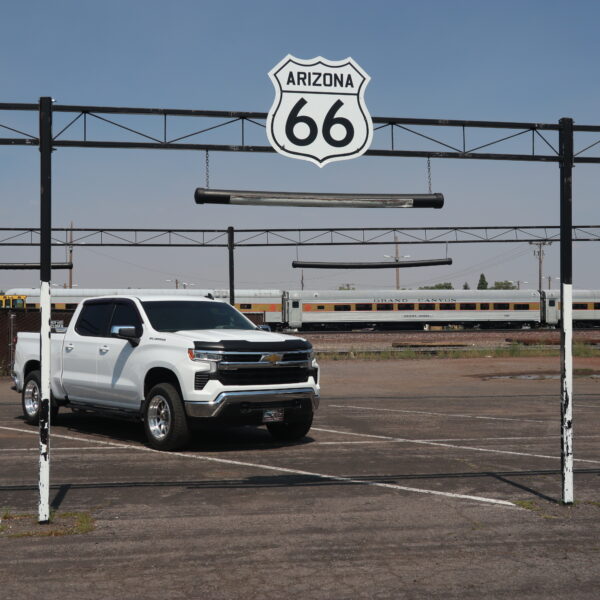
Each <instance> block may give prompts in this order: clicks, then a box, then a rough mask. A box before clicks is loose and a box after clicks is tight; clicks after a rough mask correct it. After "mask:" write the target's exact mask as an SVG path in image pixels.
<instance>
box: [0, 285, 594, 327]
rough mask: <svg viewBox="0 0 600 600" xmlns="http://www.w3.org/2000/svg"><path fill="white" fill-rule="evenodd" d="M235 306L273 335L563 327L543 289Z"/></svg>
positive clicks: (255, 298) (581, 321) (269, 298)
mask: <svg viewBox="0 0 600 600" xmlns="http://www.w3.org/2000/svg"><path fill="white" fill-rule="evenodd" d="M135 293H139V294H144V295H148V294H152V295H166V294H168V295H172V294H173V293H175V294H179V295H182V296H207V295H209V294H211V295H212V296H214V297H215V298H217V299H221V300H224V301H227V300H228V299H229V290H215V289H205V290H192V289H185V290H173V289H159V290H156V289H131V288H128V289H57V290H53V291H52V304H53V306H54V307H55V308H56V309H61V310H69V309H74V308H75V307H76V306H77V304H78V303H79V302H80V301H81V300H83V299H84V298H89V297H91V296H100V295H106V294H110V295H115V294H135ZM8 294H11V295H12V296H15V297H20V298H26V302H25V306H26V307H29V308H37V307H39V289H36V288H31V289H13V290H8ZM235 306H236V308H238V309H239V310H240V311H241V312H243V313H245V314H246V315H247V316H248V317H250V318H251V319H252V320H254V321H255V322H257V323H266V324H268V325H270V326H271V327H272V328H273V329H283V328H292V329H304V330H320V329H323V330H325V329H330V330H334V329H335V330H340V329H357V328H367V327H370V328H375V329H403V328H404V329H427V328H428V327H430V326H449V325H455V326H459V327H465V328H468V327H481V328H485V327H498V328H502V327H539V326H557V325H558V324H559V321H560V292H559V291H558V290H543V291H542V293H541V295H540V293H539V292H538V291H537V290H393V291H391V290H314V291H309V290H303V291H299V290H290V291H287V290H236V292H235ZM573 324H574V326H575V327H600V290H575V291H574V292H573Z"/></svg>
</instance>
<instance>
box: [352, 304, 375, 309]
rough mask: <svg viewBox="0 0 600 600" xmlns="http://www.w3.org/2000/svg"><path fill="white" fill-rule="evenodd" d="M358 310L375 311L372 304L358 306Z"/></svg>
mask: <svg viewBox="0 0 600 600" xmlns="http://www.w3.org/2000/svg"><path fill="white" fill-rule="evenodd" d="M356 310H373V305H372V304H357V305H356Z"/></svg>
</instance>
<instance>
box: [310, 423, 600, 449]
mask: <svg viewBox="0 0 600 600" xmlns="http://www.w3.org/2000/svg"><path fill="white" fill-rule="evenodd" d="M312 429H314V430H317V428H316V427H313V428H312ZM357 435H360V434H357ZM582 438H586V439H587V438H592V439H597V438H600V435H578V436H577V439H578V440H580V439H582ZM544 439H551V440H557V439H560V433H557V434H555V435H536V436H512V437H484V438H481V437H478V438H441V439H432V440H421V439H416V440H411V441H412V442H487V441H494V440H500V441H506V440H544ZM394 442H398V443H405V442H406V440H404V439H389V440H366V441H362V440H361V441H360V442H342V441H337V442H316V443H317V444H320V445H322V444H325V445H328V446H334V445H335V444H392V443H394Z"/></svg>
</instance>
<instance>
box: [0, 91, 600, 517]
mask: <svg viewBox="0 0 600 600" xmlns="http://www.w3.org/2000/svg"><path fill="white" fill-rule="evenodd" d="M0 111H30V112H33V113H37V114H38V115H39V129H38V131H39V134H38V135H37V136H36V135H33V134H31V133H26V132H24V131H22V129H18V128H17V127H16V126H13V127H11V126H10V125H6V124H4V123H0V129H3V130H6V131H9V132H11V133H13V134H17V135H18V136H19V137H13V138H0V145H11V146H39V149H40V181H41V194H40V214H41V223H40V263H41V268H40V280H41V284H40V287H41V288H42V290H43V291H44V293H45V294H46V293H47V294H48V306H47V310H46V312H44V309H42V332H41V334H42V335H41V357H42V367H41V375H42V376H41V379H42V382H41V383H42V385H41V387H42V394H41V410H40V465H42V461H43V460H44V456H45V457H46V458H47V456H48V451H49V446H48V445H47V443H48V441H49V440H48V432H49V431H48V430H47V429H46V424H47V423H48V421H47V417H48V413H49V388H50V364H49V363H50V361H49V348H50V340H49V291H48V290H49V282H50V272H51V249H52V242H51V234H52V229H51V227H52V225H51V155H52V150H53V148H61V147H62V148H68V147H75V148H86V147H87V148H140V149H143V148H147V149H160V150H163V149H164V150H205V151H207V152H208V151H226V152H275V150H274V149H273V148H272V147H270V146H265V145H247V144H246V137H245V136H246V125H247V124H252V125H256V126H258V127H263V128H264V127H265V125H264V123H262V122H261V121H265V120H266V117H267V115H266V113H263V112H231V111H202V110H177V109H153V108H126V107H108V106H73V105H58V104H56V105H54V104H53V102H52V99H51V98H50V97H42V98H40V101H39V104H18V103H0ZM62 113H67V114H68V113H70V114H71V115H72V116H71V117H70V120H68V122H67V123H66V124H65V125H64V126H63V127H62V129H61V130H60V131H59V132H58V133H57V134H56V135H54V134H53V128H52V117H53V114H62ZM103 115H146V116H151V117H158V118H159V119H162V135H161V136H160V137H158V136H157V135H149V134H148V133H144V132H142V131H139V130H136V129H134V128H133V127H130V126H128V125H125V124H123V123H119V122H117V121H114V120H113V119H112V118H110V119H109V118H108V117H106V116H103ZM178 117H193V118H205V119H212V120H213V121H214V120H221V122H219V123H214V122H211V123H210V124H209V125H207V126H204V127H201V128H200V129H197V130H196V129H194V130H193V131H190V132H189V133H186V134H184V135H177V136H176V137H171V136H170V135H169V118H170V119H174V118H178ZM91 120H94V121H97V122H102V123H104V124H107V125H110V126H111V127H116V128H118V129H119V130H120V131H121V132H126V133H127V134H130V135H132V136H134V138H133V139H132V140H130V141H129V140H128V141H124V140H108V141H107V140H102V139H98V138H94V139H92V137H93V136H91V135H88V121H91ZM373 122H374V125H375V129H376V130H378V131H380V130H384V129H387V130H389V134H390V135H389V138H388V140H389V147H388V148H383V147H372V148H371V149H370V150H368V151H367V152H366V154H367V156H382V157H383V156H388V157H426V158H463V159H483V160H508V161H529V162H553V163H557V164H558V166H559V167H560V178H559V182H560V216H561V222H560V265H561V273H560V275H561V327H562V331H561V348H562V350H561V434H562V435H561V463H562V483H563V495H562V498H563V502H564V503H565V504H571V503H572V502H573V449H572V322H571V320H572V314H571V298H572V285H573V275H572V246H573V236H572V231H573V230H572V169H573V166H574V165H575V164H577V163H580V164H583V163H591V164H596V163H600V155H598V154H596V155H591V154H590V152H591V150H592V149H594V148H595V149H596V152H597V151H598V150H600V147H599V146H600V139H598V140H596V141H593V142H592V143H589V140H588V142H586V143H584V144H582V145H581V147H579V148H578V147H576V145H575V140H574V138H575V134H576V133H577V134H583V133H593V134H600V125H574V123H573V119H571V118H562V119H560V120H559V122H558V123H524V122H503V121H462V120H445V119H409V118H402V117H401V118H396V117H375V118H374V119H373ZM236 123H237V124H239V125H240V127H239V132H238V134H237V135H239V136H240V142H241V143H238V144H231V143H230V144H209V143H189V142H184V140H189V139H191V138H193V137H196V136H199V135H203V134H207V133H208V132H210V131H215V130H217V129H222V130H224V131H226V132H229V130H227V129H226V128H227V127H228V126H229V125H233V124H236ZM417 127H419V128H426V129H427V130H429V129H431V128H433V129H435V128H439V127H447V128H454V129H455V130H458V135H457V137H458V139H459V142H458V143H457V142H456V141H454V142H453V143H448V142H447V141H443V140H441V139H437V138H434V137H433V136H431V135H428V134H427V133H425V132H423V131H419V130H417V129H415V128H417ZM472 129H475V130H479V129H483V130H493V129H499V130H512V133H508V134H507V135H504V133H503V134H502V135H501V136H500V137H499V138H497V139H491V140H487V141H486V142H485V143H481V142H482V140H478V141H477V142H476V143H475V145H474V146H473V145H471V143H470V142H471V137H470V135H469V134H470V131H471V130H472ZM67 132H68V133H69V135H70V134H76V133H77V132H79V135H73V137H71V139H66V136H65V134H67ZM399 132H402V133H403V134H408V135H410V136H411V137H413V136H414V137H413V139H414V138H416V139H419V140H423V141H424V142H428V143H430V144H432V145H433V147H432V148H427V149H396V145H397V137H396V136H397V135H398V134H399ZM81 133H82V134H83V135H81ZM90 133H91V132H90ZM550 134H552V135H556V134H558V143H557V142H556V140H554V139H553V140H552V141H549V140H548V139H547V136H549V135H550ZM461 138H462V141H461ZM262 139H264V136H263V138H262ZM378 139H379V136H378ZM467 139H469V143H467ZM509 140H510V141H512V142H515V141H517V142H523V140H525V141H526V143H527V144H528V145H529V144H530V150H528V151H527V152H523V151H521V152H503V153H489V152H482V150H484V149H488V148H490V147H491V146H497V145H498V144H502V143H504V142H508V141H509ZM529 140H530V142H529ZM536 141H537V142H538V144H540V145H542V147H543V148H544V149H546V148H548V149H549V150H550V151H551V153H550V154H538V153H537V149H536ZM552 142H554V145H553V143H552ZM584 155H585V156H584ZM207 157H208V154H207ZM228 245H229V248H230V254H232V252H231V249H232V248H233V235H232V232H229V233H228ZM232 267H233V265H232V264H231V263H230V270H231V269H232ZM46 321H48V322H47V323H46ZM46 334H47V335H46ZM41 470H42V467H41V466H40V473H41ZM47 484H48V482H47V481H45V482H44V485H45V486H46V487H47ZM41 489H42V478H41V476H40V490H41ZM46 492H47V489H46ZM48 510H49V509H48V502H47V498H46V502H45V506H44V507H42V499H41V495H40V511H39V517H40V521H42V520H43V518H44V516H45V515H49V512H48ZM44 511H45V512H44Z"/></svg>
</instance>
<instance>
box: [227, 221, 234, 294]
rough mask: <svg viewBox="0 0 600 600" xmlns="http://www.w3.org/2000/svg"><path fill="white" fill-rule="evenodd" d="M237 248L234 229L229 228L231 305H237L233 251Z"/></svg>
mask: <svg viewBox="0 0 600 600" xmlns="http://www.w3.org/2000/svg"><path fill="white" fill-rule="evenodd" d="M234 248H235V243H234V237H233V227H228V228H227V249H228V251H229V304H231V306H233V305H234V304H235V282H234V272H235V271H234V265H233V249H234Z"/></svg>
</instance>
